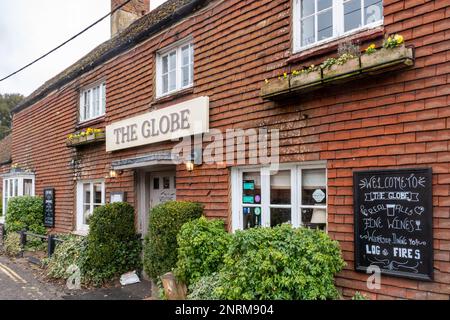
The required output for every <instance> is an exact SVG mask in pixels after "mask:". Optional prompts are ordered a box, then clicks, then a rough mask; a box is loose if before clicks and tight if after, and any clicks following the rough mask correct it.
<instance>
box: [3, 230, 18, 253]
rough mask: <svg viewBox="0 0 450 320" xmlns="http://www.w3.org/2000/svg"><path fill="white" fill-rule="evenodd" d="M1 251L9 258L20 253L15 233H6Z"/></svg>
mask: <svg viewBox="0 0 450 320" xmlns="http://www.w3.org/2000/svg"><path fill="white" fill-rule="evenodd" d="M3 250H4V251H5V253H6V255H8V256H10V257H16V256H18V255H19V253H20V252H21V251H22V248H21V247H20V235H19V234H18V233H15V232H10V233H8V234H7V235H6V238H5V241H4V243H3Z"/></svg>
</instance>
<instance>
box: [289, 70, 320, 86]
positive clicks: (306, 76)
mask: <svg viewBox="0 0 450 320" xmlns="http://www.w3.org/2000/svg"><path fill="white" fill-rule="evenodd" d="M321 78H322V75H321V73H320V68H318V67H316V66H314V65H311V66H310V67H309V68H307V69H303V70H301V71H296V70H294V71H292V75H291V89H294V90H295V88H300V87H306V86H309V85H313V84H315V83H317V82H319V81H320V80H321Z"/></svg>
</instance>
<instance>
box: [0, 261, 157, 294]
mask: <svg viewBox="0 0 450 320" xmlns="http://www.w3.org/2000/svg"><path fill="white" fill-rule="evenodd" d="M42 279H43V277H42V272H41V270H40V269H39V268H37V267H36V268H32V267H31V265H30V264H29V263H28V262H26V259H19V260H15V261H12V260H10V259H8V258H7V257H5V256H2V255H0V300H61V299H63V300H142V299H144V298H148V297H149V296H150V295H151V283H150V282H148V281H142V282H140V283H138V284H134V285H130V286H125V287H121V286H120V285H118V286H116V287H112V288H100V289H91V290H77V291H73V290H72V291H71V290H68V289H67V288H66V287H65V286H62V285H59V284H52V283H48V282H46V281H44V280H42Z"/></svg>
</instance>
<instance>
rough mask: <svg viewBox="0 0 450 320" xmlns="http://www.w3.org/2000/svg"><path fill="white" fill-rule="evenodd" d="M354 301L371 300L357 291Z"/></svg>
mask: <svg viewBox="0 0 450 320" xmlns="http://www.w3.org/2000/svg"><path fill="white" fill-rule="evenodd" d="M352 300H369V298H367V296H366V295H364V294H362V293H361V292H359V291H356V292H355V295H354V296H353V297H352Z"/></svg>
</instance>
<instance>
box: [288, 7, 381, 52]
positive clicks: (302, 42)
mask: <svg viewBox="0 0 450 320" xmlns="http://www.w3.org/2000/svg"><path fill="white" fill-rule="evenodd" d="M382 23H383V1H382V0H294V23H293V26H294V51H300V50H302V49H306V48H308V47H312V46H314V45H318V44H321V43H324V42H327V41H329V40H332V39H335V38H339V37H341V36H346V35H348V34H350V33H353V32H357V31H360V30H362V29H365V28H371V27H375V26H379V25H381V24H382Z"/></svg>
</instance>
